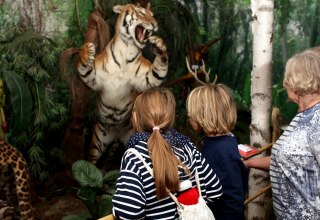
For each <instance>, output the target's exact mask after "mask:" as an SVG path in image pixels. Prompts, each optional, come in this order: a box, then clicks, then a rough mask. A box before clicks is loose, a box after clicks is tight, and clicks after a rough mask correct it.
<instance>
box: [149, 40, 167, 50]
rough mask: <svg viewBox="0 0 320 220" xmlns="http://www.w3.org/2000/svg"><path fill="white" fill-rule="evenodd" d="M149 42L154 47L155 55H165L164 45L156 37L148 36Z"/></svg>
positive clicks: (165, 47) (165, 48)
mask: <svg viewBox="0 0 320 220" xmlns="http://www.w3.org/2000/svg"><path fill="white" fill-rule="evenodd" d="M149 41H150V43H151V44H153V46H154V47H155V53H159V52H160V53H161V54H163V53H165V52H166V51H167V46H166V45H165V44H164V42H163V40H162V39H161V38H160V37H157V36H150V37H149Z"/></svg>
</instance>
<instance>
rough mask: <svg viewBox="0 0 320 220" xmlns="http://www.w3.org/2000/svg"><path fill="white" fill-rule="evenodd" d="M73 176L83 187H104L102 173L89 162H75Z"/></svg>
mask: <svg viewBox="0 0 320 220" xmlns="http://www.w3.org/2000/svg"><path fill="white" fill-rule="evenodd" d="M72 174H73V177H74V178H75V179H76V180H77V181H78V183H79V184H80V185H81V186H91V187H101V186H102V173H101V171H100V170H99V169H98V168H97V167H96V166H95V165H93V164H92V163H90V162H88V161H85V160H78V161H76V162H74V163H73V165H72Z"/></svg>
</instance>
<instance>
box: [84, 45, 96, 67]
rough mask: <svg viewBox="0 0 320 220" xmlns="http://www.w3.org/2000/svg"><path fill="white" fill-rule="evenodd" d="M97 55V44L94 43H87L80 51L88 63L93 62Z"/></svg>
mask: <svg viewBox="0 0 320 220" xmlns="http://www.w3.org/2000/svg"><path fill="white" fill-rule="evenodd" d="M95 55H96V49H95V45H94V44H93V43H85V44H84V45H83V47H82V48H81V51H80V57H83V58H85V59H86V60H87V62H88V63H90V64H91V63H93V61H94V57H95Z"/></svg>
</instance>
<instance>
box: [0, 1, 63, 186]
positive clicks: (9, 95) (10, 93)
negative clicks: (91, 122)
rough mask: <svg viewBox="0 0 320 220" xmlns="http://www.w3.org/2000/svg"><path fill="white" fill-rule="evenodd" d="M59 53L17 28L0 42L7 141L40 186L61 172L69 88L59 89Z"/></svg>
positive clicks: (48, 42) (45, 40) (48, 41)
mask: <svg viewBox="0 0 320 220" xmlns="http://www.w3.org/2000/svg"><path fill="white" fill-rule="evenodd" d="M2 9H3V8H1V7H0V10H2ZM0 16H3V18H5V19H8V20H2V21H0V22H2V23H5V24H7V27H9V26H10V25H16V24H15V23H14V22H13V21H11V20H10V17H6V16H5V15H0ZM0 20H1V19H0ZM11 31H12V32H11ZM1 32H4V30H3V29H2V28H1ZM60 51H61V48H60V47H59V46H58V45H57V44H55V42H54V41H52V40H51V39H50V38H47V37H45V36H43V35H42V34H39V33H37V32H34V31H28V30H26V31H21V30H20V29H19V28H8V29H7V32H5V36H2V38H1V41H0V78H1V79H3V80H4V84H5V95H6V103H5V107H4V112H5V114H6V118H7V121H8V123H9V133H8V134H7V139H8V141H9V142H10V143H11V144H13V145H15V146H17V147H18V148H19V150H20V151H21V152H22V153H23V155H24V156H25V158H26V159H27V161H28V165H29V170H30V172H31V174H32V176H34V177H36V178H37V179H38V180H40V181H44V180H46V179H48V177H49V176H50V174H51V173H52V172H54V171H55V170H57V169H59V168H61V167H62V166H63V159H64V157H63V154H62V149H61V142H62V137H63V135H64V127H65V126H66V123H67V120H68V114H67V113H68V109H67V106H68V95H66V94H68V88H67V87H66V85H65V84H64V83H61V79H60V77H59V69H58V68H57V67H58V62H59V53H60ZM53 161H54V162H53ZM57 161H58V162H60V163H57ZM49 164H52V165H50V166H49Z"/></svg>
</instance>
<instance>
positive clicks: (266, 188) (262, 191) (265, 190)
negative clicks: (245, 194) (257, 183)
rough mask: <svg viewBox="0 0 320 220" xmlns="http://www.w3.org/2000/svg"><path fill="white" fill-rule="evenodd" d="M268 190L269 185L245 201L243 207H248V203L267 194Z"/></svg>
mask: <svg viewBox="0 0 320 220" xmlns="http://www.w3.org/2000/svg"><path fill="white" fill-rule="evenodd" d="M269 189H271V184H270V185H268V186H266V187H264V188H263V189H261V190H260V191H259V192H257V193H256V194H255V195H253V196H251V197H250V198H248V199H246V200H245V201H244V205H248V203H250V202H252V201H253V200H255V199H256V198H258V197H259V196H260V195H262V194H263V193H265V192H267V191H268V190H269Z"/></svg>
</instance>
